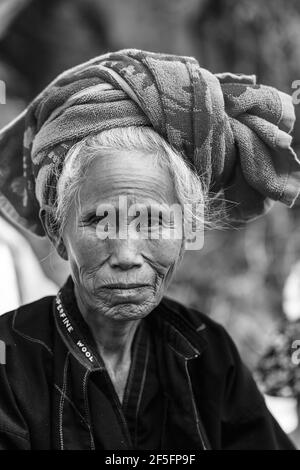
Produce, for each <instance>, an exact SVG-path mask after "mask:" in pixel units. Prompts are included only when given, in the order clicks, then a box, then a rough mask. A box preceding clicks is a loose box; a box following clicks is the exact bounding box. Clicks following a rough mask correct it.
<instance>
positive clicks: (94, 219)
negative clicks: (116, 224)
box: [82, 211, 108, 225]
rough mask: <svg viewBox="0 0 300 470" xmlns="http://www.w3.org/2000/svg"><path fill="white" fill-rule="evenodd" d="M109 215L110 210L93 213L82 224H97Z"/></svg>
mask: <svg viewBox="0 0 300 470" xmlns="http://www.w3.org/2000/svg"><path fill="white" fill-rule="evenodd" d="M107 216H108V211H105V212H104V214H103V215H97V214H92V215H90V216H88V217H86V218H84V219H83V224H82V225H97V224H98V223H99V222H101V221H102V220H103V219H105V217H107Z"/></svg>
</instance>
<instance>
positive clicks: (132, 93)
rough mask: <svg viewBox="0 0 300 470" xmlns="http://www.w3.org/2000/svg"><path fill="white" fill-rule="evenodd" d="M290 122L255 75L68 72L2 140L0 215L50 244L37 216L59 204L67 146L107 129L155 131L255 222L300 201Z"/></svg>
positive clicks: (282, 100) (194, 65)
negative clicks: (277, 205) (276, 205)
mask: <svg viewBox="0 0 300 470" xmlns="http://www.w3.org/2000/svg"><path fill="white" fill-rule="evenodd" d="M294 121H295V113H294V107H293V104H292V99H291V97H289V96H288V95H286V94H284V93H281V92H280V91H278V90H276V89H275V88H272V87H267V86H263V85H257V84H256V78H255V76H246V75H236V74H230V73H224V74H212V73H210V72H209V71H208V70H206V69H204V68H202V67H200V65H199V63H198V62H197V61H196V59H194V58H192V57H181V56H175V55H166V54H156V53H151V52H146V51H140V50H135V49H128V50H122V51H119V52H114V53H109V54H105V55H102V56H99V57H96V58H95V59H92V60H90V61H88V62H86V63H84V64H81V65H78V66H76V67H74V68H72V69H70V70H67V71H66V72H64V73H62V74H61V75H60V76H59V77H57V78H56V79H55V80H54V81H53V82H52V83H50V84H49V85H48V86H47V87H46V88H45V89H44V90H43V91H42V92H41V93H40V94H39V96H37V97H36V98H35V99H34V101H33V102H32V103H31V104H30V105H29V106H28V107H27V109H26V110H25V111H24V112H23V113H22V114H21V115H20V116H19V117H18V118H16V119H15V120H14V121H13V122H12V123H11V124H9V125H8V126H6V127H5V128H4V129H3V130H2V131H1V132H0V207H1V210H2V211H4V212H5V213H6V214H7V215H8V216H9V217H10V218H12V219H13V220H14V221H15V222H17V223H19V224H22V225H23V226H24V227H26V228H27V229H30V230H31V231H33V232H34V233H36V234H38V235H44V230H43V228H42V225H41V223H40V221H39V208H40V207H41V206H43V205H44V204H49V199H50V198H53V197H54V193H55V191H53V187H54V188H55V184H56V183H55V181H53V171H52V170H53V167H54V166H56V168H57V165H58V164H61V168H62V166H63V162H64V158H65V156H66V154H67V152H68V150H69V149H70V148H71V146H72V145H74V144H75V143H76V142H78V141H80V140H81V139H83V138H85V137H87V136H89V135H93V134H97V133H99V132H101V131H103V130H107V129H112V128H115V127H127V126H151V127H153V128H154V130H155V131H156V132H158V133H159V134H160V135H161V136H163V137H164V138H165V139H166V140H167V141H168V142H169V144H171V145H172V146H173V147H174V148H175V149H176V150H178V151H179V152H181V154H182V156H183V158H185V159H186V160H187V161H189V162H190V163H191V165H192V166H193V167H194V169H195V170H196V171H197V172H198V173H199V174H200V175H201V177H202V179H203V184H204V187H205V188H207V189H208V190H209V191H211V192H212V193H218V192H220V191H221V192H222V194H223V197H224V199H225V200H227V201H228V214H229V216H230V218H231V220H233V221H234V220H235V221H246V220H250V219H252V218H255V217H257V216H258V215H260V214H262V213H264V212H265V211H266V210H267V209H268V208H269V207H270V203H271V201H281V202H283V203H285V204H287V205H288V206H292V205H293V203H294V202H295V200H296V199H297V197H298V195H299V191H300V162H299V160H298V159H297V156H296V154H295V152H294V151H293V149H292V147H291V142H292V137H291V136H290V132H291V131H292V129H293V125H294ZM56 173H57V172H56ZM55 177H56V178H58V177H59V175H57V174H56V176H55ZM49 182H51V184H49ZM51 188H52V190H51Z"/></svg>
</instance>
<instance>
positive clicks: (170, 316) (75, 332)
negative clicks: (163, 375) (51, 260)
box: [54, 277, 207, 371]
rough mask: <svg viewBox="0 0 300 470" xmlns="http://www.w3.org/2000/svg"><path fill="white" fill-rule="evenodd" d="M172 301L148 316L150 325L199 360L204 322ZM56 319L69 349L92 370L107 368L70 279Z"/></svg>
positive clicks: (58, 302)
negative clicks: (200, 333) (174, 306)
mask: <svg viewBox="0 0 300 470" xmlns="http://www.w3.org/2000/svg"><path fill="white" fill-rule="evenodd" d="M172 303H173V305H175V303H174V302H173V301H171V304H170V301H169V300H168V299H167V298H163V299H162V301H161V302H160V303H159V304H158V305H157V307H156V308H154V309H153V310H152V312H150V314H149V315H148V316H147V317H145V320H146V321H147V322H151V323H152V326H153V327H154V328H156V329H157V330H158V331H160V333H161V335H162V337H163V338H164V340H165V341H166V343H167V344H168V345H169V346H170V347H171V348H172V349H173V351H175V352H176V353H177V354H178V355H179V356H181V357H184V358H185V359H186V360H189V359H194V358H196V357H198V356H199V355H200V354H201V352H202V351H203V349H204V348H205V347H206V346H207V342H206V340H205V339H204V338H203V336H202V335H199V330H201V329H203V328H205V325H203V323H202V321H201V320H198V321H195V319H194V320H193V322H191V320H190V319H187V318H184V317H183V316H182V315H180V313H179V312H178V311H176V309H174V308H172ZM54 317H55V322H56V326H57V329H58V331H59V333H60V335H61V337H62V339H63V341H64V342H65V344H66V346H67V347H68V349H69V350H70V351H71V353H72V354H73V355H74V356H75V357H76V359H77V360H78V361H79V362H80V363H81V364H82V365H84V366H85V367H86V368H87V369H89V370H90V371H92V370H99V369H103V368H105V365H104V362H103V360H102V359H101V357H100V355H99V354H98V352H97V346H96V344H95V341H94V338H93V335H92V333H91V331H90V329H89V327H88V325H87V323H86V322H85V321H84V319H83V317H82V315H81V313H80V311H79V309H78V306H77V303H76V299H75V295H74V283H73V280H72V278H71V277H69V278H68V279H67V281H66V283H65V285H64V286H63V287H62V288H61V289H60V291H59V292H58V294H57V296H56V299H55V306H54Z"/></svg>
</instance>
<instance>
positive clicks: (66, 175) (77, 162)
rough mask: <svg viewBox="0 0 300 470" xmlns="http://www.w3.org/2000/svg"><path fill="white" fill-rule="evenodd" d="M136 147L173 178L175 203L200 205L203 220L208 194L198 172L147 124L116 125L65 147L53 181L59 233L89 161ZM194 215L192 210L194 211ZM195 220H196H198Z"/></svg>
mask: <svg viewBox="0 0 300 470" xmlns="http://www.w3.org/2000/svg"><path fill="white" fill-rule="evenodd" d="M124 150H125V151H131V152H132V151H136V152H142V153H144V154H145V153H147V154H151V155H153V158H155V159H156V162H157V164H158V165H160V166H161V167H167V168H168V170H169V173H170V175H171V177H172V179H173V182H174V188H175V192H176V196H177V199H178V202H179V204H180V205H181V206H182V207H184V206H185V207H186V206H189V207H191V205H193V207H201V208H202V210H200V213H198V212H197V211H196V218H199V217H200V218H202V220H201V221H200V222H201V223H203V224H204V220H203V214H204V212H203V208H204V207H205V206H206V199H207V197H208V195H207V190H206V188H204V187H203V183H202V181H201V176H199V175H198V174H197V173H196V171H194V170H193V168H192V166H191V165H190V164H189V163H188V162H187V161H186V160H185V159H184V156H182V155H181V154H180V153H179V152H177V151H176V150H175V149H174V148H173V147H172V146H170V144H169V143H168V142H167V141H166V140H165V139H164V138H163V137H161V136H160V135H159V134H158V133H157V132H155V131H154V129H152V128H151V127H136V126H131V127H119V128H114V129H110V130H106V131H102V132H101V133H99V134H97V135H93V136H88V137H86V138H84V139H82V140H81V141H80V142H78V143H76V144H75V145H73V146H72V147H71V149H70V150H69V151H68V153H67V155H66V158H65V161H64V166H63V169H62V172H61V175H60V177H59V180H58V184H57V200H56V204H55V207H54V208H53V209H54V212H53V215H54V221H55V226H56V227H58V229H59V231H60V234H62V232H63V229H64V226H65V223H66V220H67V217H68V212H69V209H70V207H71V204H72V202H73V201H74V200H77V199H78V195H79V189H80V186H81V183H82V182H83V180H84V177H85V174H86V171H87V169H88V167H89V165H90V164H91V163H92V162H93V161H94V159H95V158H99V156H100V157H101V154H102V155H103V154H105V153H106V152H110V153H111V152H117V151H124ZM194 216H195V214H194ZM198 222H199V221H198Z"/></svg>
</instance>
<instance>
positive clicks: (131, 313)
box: [101, 299, 158, 320]
mask: <svg viewBox="0 0 300 470" xmlns="http://www.w3.org/2000/svg"><path fill="white" fill-rule="evenodd" d="M157 303H158V302H154V300H153V299H152V300H150V301H149V300H146V301H144V302H142V303H139V304H137V303H129V302H128V303H125V302H124V303H122V304H118V305H113V306H111V307H109V306H105V308H104V309H103V306H102V308H101V310H102V312H103V313H104V316H105V317H109V318H111V319H114V320H139V319H142V318H144V317H146V316H147V315H148V314H149V313H150V312H151V311H152V310H153V309H154V308H155V307H156V305H157Z"/></svg>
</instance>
